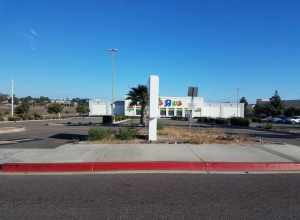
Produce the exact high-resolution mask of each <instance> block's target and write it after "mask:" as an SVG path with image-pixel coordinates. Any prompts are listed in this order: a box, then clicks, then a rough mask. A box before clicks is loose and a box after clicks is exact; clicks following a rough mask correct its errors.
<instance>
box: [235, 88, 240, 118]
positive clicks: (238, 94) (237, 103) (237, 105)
mask: <svg viewBox="0 0 300 220" xmlns="http://www.w3.org/2000/svg"><path fill="white" fill-rule="evenodd" d="M239 99H240V89H239V88H237V89H236V117H239V104H240V100H239Z"/></svg>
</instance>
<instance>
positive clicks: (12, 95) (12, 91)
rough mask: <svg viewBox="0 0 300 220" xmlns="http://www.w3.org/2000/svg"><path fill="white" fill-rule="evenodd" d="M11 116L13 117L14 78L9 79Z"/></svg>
mask: <svg viewBox="0 0 300 220" xmlns="http://www.w3.org/2000/svg"><path fill="white" fill-rule="evenodd" d="M11 117H12V118H13V117H14V80H12V81H11Z"/></svg>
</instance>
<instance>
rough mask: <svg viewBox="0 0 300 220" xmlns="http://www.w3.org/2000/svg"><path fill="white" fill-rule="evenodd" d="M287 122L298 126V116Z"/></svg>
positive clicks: (299, 120) (299, 118)
mask: <svg viewBox="0 0 300 220" xmlns="http://www.w3.org/2000/svg"><path fill="white" fill-rule="evenodd" d="M288 121H289V123H291V124H300V116H295V117H291V118H289V119H288Z"/></svg>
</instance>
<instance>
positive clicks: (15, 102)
mask: <svg viewBox="0 0 300 220" xmlns="http://www.w3.org/2000/svg"><path fill="white" fill-rule="evenodd" d="M8 103H9V104H11V97H9V99H8ZM14 104H15V105H18V104H19V99H18V98H17V97H16V96H15V95H14Z"/></svg>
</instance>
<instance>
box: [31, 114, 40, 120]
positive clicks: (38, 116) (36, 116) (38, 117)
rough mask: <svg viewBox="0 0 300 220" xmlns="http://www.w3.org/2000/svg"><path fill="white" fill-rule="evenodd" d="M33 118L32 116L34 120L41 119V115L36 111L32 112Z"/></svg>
mask: <svg viewBox="0 0 300 220" xmlns="http://www.w3.org/2000/svg"><path fill="white" fill-rule="evenodd" d="M33 118H34V119H35V120H39V119H42V115H41V114H39V113H37V112H34V113H33Z"/></svg>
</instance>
